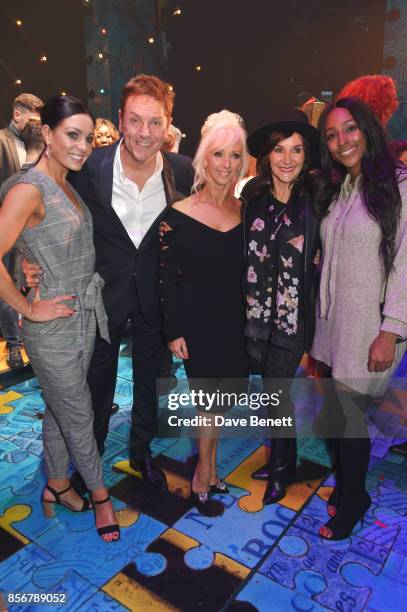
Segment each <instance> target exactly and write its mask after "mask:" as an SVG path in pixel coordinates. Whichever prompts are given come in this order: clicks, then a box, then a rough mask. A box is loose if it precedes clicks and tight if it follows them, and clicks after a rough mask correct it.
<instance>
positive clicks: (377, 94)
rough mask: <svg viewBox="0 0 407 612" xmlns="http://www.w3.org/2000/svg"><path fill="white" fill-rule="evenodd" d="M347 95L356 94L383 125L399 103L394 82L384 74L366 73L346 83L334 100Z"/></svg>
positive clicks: (384, 125)
mask: <svg viewBox="0 0 407 612" xmlns="http://www.w3.org/2000/svg"><path fill="white" fill-rule="evenodd" d="M347 96H357V97H358V98H361V99H362V100H363V101H364V102H366V104H367V105H368V106H370V108H371V110H372V111H373V112H374V114H375V115H376V117H377V118H378V119H379V121H380V123H381V124H382V126H383V127H386V125H387V123H388V121H389V119H390V117H391V116H392V114H393V113H394V111H395V110H396V108H397V107H398V105H399V101H398V99H397V90H396V83H395V82H394V80H393V79H392V78H391V77H389V76H385V75H384V74H368V75H366V76H362V77H359V78H358V79H354V80H353V81H350V82H349V83H346V85H345V86H344V87H343V88H342V89H341V91H340V92H339V93H338V95H337V96H336V100H340V99H341V98H346V97H347Z"/></svg>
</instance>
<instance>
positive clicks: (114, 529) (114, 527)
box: [92, 495, 120, 543]
mask: <svg viewBox="0 0 407 612" xmlns="http://www.w3.org/2000/svg"><path fill="white" fill-rule="evenodd" d="M108 501H110V495H108V496H107V497H106V499H102V500H101V501H97V500H96V499H93V498H92V502H93V505H94V506H100V505H101V504H106V502H108ZM95 515H96V512H95ZM96 530H97V532H98V534H99V535H100V537H102V536H104V535H106V534H108V533H117V534H118V536H119V537H117V538H114V540H110V541H111V542H118V541H119V540H120V527H119V525H118V524H117V523H112V524H111V525H105V526H104V527H96ZM102 539H103V538H102ZM103 541H104V542H106V540H103ZM108 543H109V542H108Z"/></svg>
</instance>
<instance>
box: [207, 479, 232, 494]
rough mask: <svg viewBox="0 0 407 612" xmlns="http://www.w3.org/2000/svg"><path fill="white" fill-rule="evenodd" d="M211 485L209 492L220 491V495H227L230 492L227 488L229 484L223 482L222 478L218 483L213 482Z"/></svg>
mask: <svg viewBox="0 0 407 612" xmlns="http://www.w3.org/2000/svg"><path fill="white" fill-rule="evenodd" d="M209 486H210V490H209V493H220V495H226V494H227V493H229V489H228V488H227V486H226V485H225V483H224V482H223V480H222V479H221V478H220V479H219V480H218V482H217V483H216V484H212V485H209Z"/></svg>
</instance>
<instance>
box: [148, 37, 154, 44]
mask: <svg viewBox="0 0 407 612" xmlns="http://www.w3.org/2000/svg"><path fill="white" fill-rule="evenodd" d="M147 40H148V42H149V43H150V45H152V44H154V38H153V37H152V36H150V38H148V39H147Z"/></svg>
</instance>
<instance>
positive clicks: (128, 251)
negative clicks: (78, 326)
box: [68, 143, 193, 325]
mask: <svg viewBox="0 0 407 612" xmlns="http://www.w3.org/2000/svg"><path fill="white" fill-rule="evenodd" d="M117 146H118V143H116V144H114V145H111V146H109V147H100V148H97V149H95V150H94V151H93V153H92V155H91V156H90V157H89V159H88V160H87V162H86V164H85V165H84V166H83V168H82V170H81V171H80V172H71V173H69V175H68V181H69V182H70V183H71V185H73V187H74V188H75V189H76V190H77V191H78V192H79V194H80V195H81V196H82V198H83V199H84V201H85V202H86V204H87V206H88V207H89V209H90V211H91V213H92V217H93V225H94V244H95V251H96V271H97V272H99V274H100V275H101V277H102V278H103V279H104V280H105V287H104V290H103V301H104V304H105V308H106V312H107V316H108V318H109V321H110V322H111V323H121V322H123V321H125V320H126V318H127V317H128V316H129V315H130V313H131V312H132V309H133V308H134V305H135V303H136V301H137V298H138V300H139V303H140V307H141V310H142V314H143V317H144V319H145V321H146V322H147V323H148V324H150V325H157V324H159V322H160V312H159V298H158V291H157V283H158V266H159V253H160V241H159V237H158V225H159V222H160V219H161V217H162V216H163V215H164V214H165V211H166V209H164V211H163V212H162V213H161V214H160V215H159V216H158V217H157V219H156V220H155V221H154V223H153V224H152V225H151V227H150V229H149V230H148V232H147V234H146V235H145V236H144V238H143V240H142V242H141V244H140V246H139V248H136V247H135V246H134V244H133V242H132V241H131V239H130V238H129V235H128V234H127V232H126V230H125V228H124V226H123V225H122V223H121V221H120V219H119V217H118V216H117V214H116V212H115V211H114V209H113V207H112V189H113V162H114V156H115V153H116V149H117ZM163 162H164V165H163V171H162V180H163V184H164V191H165V196H166V200H167V207H168V206H170V205H171V204H172V203H173V202H174V201H175V200H177V199H181V198H182V197H183V196H184V195H187V194H189V192H190V189H191V186H192V181H193V172H192V165H191V160H190V158H189V157H186V156H184V155H179V154H176V153H163Z"/></svg>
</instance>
